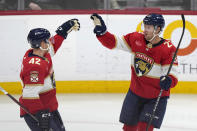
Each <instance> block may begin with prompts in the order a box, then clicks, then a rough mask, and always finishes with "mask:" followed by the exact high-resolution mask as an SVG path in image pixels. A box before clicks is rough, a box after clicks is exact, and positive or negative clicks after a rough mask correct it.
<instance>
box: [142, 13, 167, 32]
mask: <svg viewBox="0 0 197 131" xmlns="http://www.w3.org/2000/svg"><path fill="white" fill-rule="evenodd" d="M143 23H144V24H146V25H153V26H154V27H160V28H161V30H163V28H164V26H165V20H164V18H163V16H162V15H160V14H154V13H152V14H149V15H147V16H146V17H145V18H144V19H143Z"/></svg>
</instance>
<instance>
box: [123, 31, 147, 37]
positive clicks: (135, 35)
mask: <svg viewBox="0 0 197 131" xmlns="http://www.w3.org/2000/svg"><path fill="white" fill-rule="evenodd" d="M126 36H130V37H144V34H143V33H140V32H131V33H128V34H127V35H126Z"/></svg>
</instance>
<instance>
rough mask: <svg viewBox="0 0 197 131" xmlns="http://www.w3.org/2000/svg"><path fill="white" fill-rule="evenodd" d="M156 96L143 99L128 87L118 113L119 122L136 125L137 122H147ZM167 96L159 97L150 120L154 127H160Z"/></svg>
mask: <svg viewBox="0 0 197 131" xmlns="http://www.w3.org/2000/svg"><path fill="white" fill-rule="evenodd" d="M156 100H157V98H155V99H145V98H142V97H140V96H137V95H136V94H134V93H133V92H132V91H131V90H130V89H129V91H128V93H127V95H126V97H125V99H124V102H123V106H122V110H121V113H120V122H122V123H124V124H126V125H131V126H132V125H137V123H138V122H146V123H148V122H149V120H150V116H151V115H152V111H153V108H154V106H155V103H156ZM167 100H168V97H167V96H166V97H161V99H160V101H159V104H158V106H157V109H156V112H155V117H154V119H153V121H152V125H153V126H154V128H160V127H161V124H162V121H163V118H164V114H165V112H166V106H167Z"/></svg>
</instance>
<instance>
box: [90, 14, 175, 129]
mask: <svg viewBox="0 0 197 131" xmlns="http://www.w3.org/2000/svg"><path fill="white" fill-rule="evenodd" d="M91 19H92V20H93V22H94V25H95V28H94V33H95V34H96V37H97V39H98V40H99V41H100V42H101V44H102V45H103V46H105V47H107V48H109V49H120V50H123V51H127V52H129V53H130V54H131V84H130V88H129V91H128V93H127V95H126V97H125V100H124V102H123V106H122V110H121V114H120V122H122V123H124V126H123V130H124V131H145V130H146V127H147V123H148V122H149V120H150V116H151V115H152V110H153V108H154V105H155V102H156V98H157V97H158V95H159V92H160V90H161V89H163V90H164V92H163V93H162V97H161V99H160V101H159V104H158V107H157V110H156V112H155V116H154V118H153V121H152V123H151V126H150V128H149V131H153V128H160V126H161V124H162V121H163V118H164V114H165V111H166V105H167V100H168V98H169V95H170V88H172V87H174V86H175V85H176V84H177V82H178V80H177V77H176V75H177V66H178V63H177V60H176V61H175V62H174V64H173V66H172V70H171V72H170V75H169V76H166V74H167V71H168V68H169V65H170V63H171V61H172V59H173V55H174V52H175V50H176V48H175V46H174V45H173V44H172V43H171V41H169V40H165V39H163V38H161V37H159V34H160V33H161V31H162V30H163V28H164V25H165V21H164V18H163V16H162V15H160V14H149V15H147V16H146V17H145V18H144V19H143V24H144V32H143V33H138V32H133V33H128V34H126V35H124V36H123V37H118V36H116V35H114V34H111V33H110V32H108V31H107V27H106V25H105V23H104V21H103V19H102V17H101V16H100V15H98V14H96V13H94V14H92V15H91Z"/></svg>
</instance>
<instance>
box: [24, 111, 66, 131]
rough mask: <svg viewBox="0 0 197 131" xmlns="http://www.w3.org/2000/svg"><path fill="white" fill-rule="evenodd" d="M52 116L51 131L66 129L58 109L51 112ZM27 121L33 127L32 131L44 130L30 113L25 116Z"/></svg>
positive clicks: (63, 130)
mask: <svg viewBox="0 0 197 131" xmlns="http://www.w3.org/2000/svg"><path fill="white" fill-rule="evenodd" d="M51 114H52V118H51V119H50V130H49V131H66V130H65V127H64V124H63V121H62V119H61V116H60V114H59V112H58V111H54V112H52V113H51ZM24 119H25V122H26V123H27V125H28V126H29V128H30V129H31V131H43V130H42V129H41V128H40V127H39V126H38V124H37V122H36V121H35V120H34V119H32V118H31V117H30V116H29V115H25V116H24Z"/></svg>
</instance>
